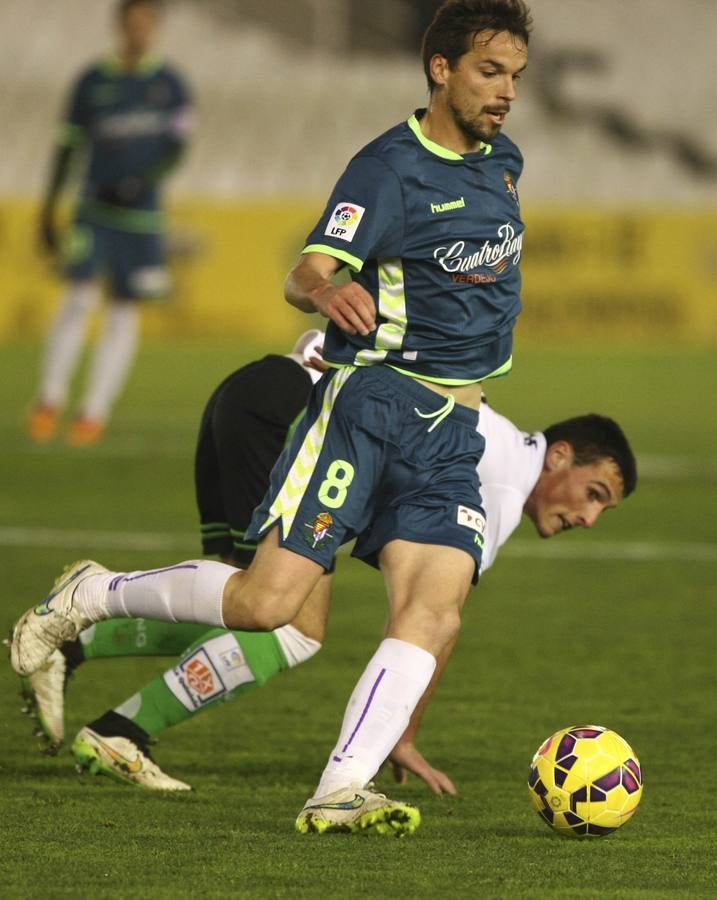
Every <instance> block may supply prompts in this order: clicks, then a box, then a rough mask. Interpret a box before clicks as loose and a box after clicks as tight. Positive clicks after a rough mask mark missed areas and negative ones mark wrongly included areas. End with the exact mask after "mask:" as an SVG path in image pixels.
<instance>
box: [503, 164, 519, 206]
mask: <svg viewBox="0 0 717 900" xmlns="http://www.w3.org/2000/svg"><path fill="white" fill-rule="evenodd" d="M503 181H504V182H505V189H506V190H507V191H508V193H509V194H510V196H511V197H512V198H513V200H515V203H516V206H520V200H519V199H518V191H517V189H516V187H515V185H514V184H513V179H512V178H511V175H510V172H509V171H508V170H507V169H505V170H504V172H503Z"/></svg>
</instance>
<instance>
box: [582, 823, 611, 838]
mask: <svg viewBox="0 0 717 900" xmlns="http://www.w3.org/2000/svg"><path fill="white" fill-rule="evenodd" d="M613 831H617V829H616V828H608V827H607V826H606V825H593V824H592V823H591V822H590V823H588V826H587V834H589V835H592V836H593V837H603V836H604V835H606V834H610V833H611V832H613Z"/></svg>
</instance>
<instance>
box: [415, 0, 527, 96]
mask: <svg viewBox="0 0 717 900" xmlns="http://www.w3.org/2000/svg"><path fill="white" fill-rule="evenodd" d="M532 23H533V20H532V18H531V15H530V10H529V9H528V7H527V5H526V4H525V3H524V0H445V2H444V3H442V4H441V6H439V8H438V11H437V12H436V14H435V16H434V17H433V21H432V22H431V24H430V25H429V26H428V28H427V29H426V33H425V34H424V35H423V46H422V48H421V55H422V58H423V71H424V72H425V73H426V79H427V81H428V89H429V90H430V91H432V90H433V88H434V86H435V84H434V81H433V79H432V78H431V59H432V58H433V57H434V56H435V55H436V54H437V53H439V54H440V55H441V56H445V58H446V59H447V60H448V65H449V66H450V68H451V69H454V68H455V66H456V65H457V63H458V60H459V59H460V57H461V56H463V54H464V53H467V52H468V51H469V50H470V49H471V47H472V46H473V41H474V39H475V36H476V34H478V32H479V31H488V32H492V34H498V32H499V31H507V32H509V33H510V34H512V35H513V36H514V37H516V38H518V40H520V41H521V42H522V43H524V44H525V45H526V46H527V44H528V40H529V38H530V28H531V25H532Z"/></svg>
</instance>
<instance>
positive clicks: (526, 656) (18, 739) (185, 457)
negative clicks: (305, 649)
mask: <svg viewBox="0 0 717 900" xmlns="http://www.w3.org/2000/svg"><path fill="white" fill-rule="evenodd" d="M259 349H260V348H257V347H247V346H242V347H240V348H239V349H235V348H233V347H232V346H230V345H229V344H222V345H216V346H209V345H202V344H189V343H175V344H159V343H155V344H150V345H145V346H144V347H143V349H142V352H141V354H140V358H139V361H138V364H137V367H136V369H135V371H134V373H133V375H132V379H131V383H130V385H129V388H128V390H127V392H126V394H125V395H124V397H123V398H122V400H121V402H120V404H119V407H118V409H117V414H116V417H115V419H114V422H113V424H112V427H111V431H110V433H109V436H108V438H107V440H106V442H105V443H103V444H102V445H101V446H99V447H97V448H96V449H92V450H85V451H70V450H68V449H65V448H64V447H62V445H58V446H55V447H51V448H39V449H38V448H32V447H30V446H29V445H28V444H27V443H26V441H25V439H24V437H23V434H22V428H21V426H22V420H23V416H24V413H25V410H26V405H27V403H28V401H29V397H30V394H31V391H32V386H33V381H34V377H35V371H36V365H37V361H38V348H37V347H36V346H26V345H17V346H9V347H3V348H2V353H1V354H0V481H1V490H0V560H1V561H2V569H1V571H2V588H1V590H2V612H1V614H0V627H2V628H3V629H7V628H9V626H10V625H11V623H12V621H13V620H14V619H15V618H16V616H17V615H18V614H19V613H20V612H22V611H23V610H24V609H25V608H26V607H27V606H29V605H30V604H32V603H33V602H35V601H36V600H37V599H39V598H41V597H42V596H43V595H44V593H45V592H46V590H47V587H48V585H49V584H50V583H51V582H52V580H53V578H54V577H55V575H56V573H57V571H58V570H59V569H60V568H61V567H62V565H63V564H64V563H66V562H69V561H72V560H73V559H75V558H78V557H82V556H85V555H91V556H94V557H95V558H97V559H99V560H100V561H102V562H103V563H105V564H106V565H108V566H110V567H112V568H117V569H128V568H143V567H150V566H155V565H161V564H165V563H170V562H176V561H178V560H179V559H182V558H188V557H193V556H196V555H197V554H198V552H199V550H198V546H199V544H198V540H197V537H196V533H197V532H196V516H195V510H194V498H193V485H192V454H193V442H194V434H195V430H196V426H197V423H198V418H199V415H200V412H201V409H202V405H203V403H204V401H205V399H206V398H207V396H208V394H209V391H210V390H211V388H213V387H214V385H215V384H216V383H217V382H218V380H219V379H220V378H221V377H222V376H223V375H225V374H226V373H227V372H228V371H230V369H231V368H233V367H235V366H238V365H239V364H241V363H242V362H244V361H246V360H248V359H250V358H252V356H253V355H254V354H256V353H257V352H258V350H259ZM272 349H275V348H272ZM516 360H517V363H516V368H515V370H514V372H513V374H512V375H511V376H510V377H509V378H507V379H503V380H502V381H500V382H497V383H496V384H495V385H494V386H492V387H491V389H490V397H491V400H492V402H493V404H494V405H495V406H496V407H497V408H499V409H501V410H502V411H505V412H506V413H507V414H508V415H509V416H511V417H512V418H514V420H515V421H517V422H518V423H519V424H521V425H523V426H524V427H526V428H540V427H541V426H543V425H546V424H548V422H550V421H553V420H555V419H557V418H562V417H565V416H567V415H572V414H576V413H580V412H588V411H595V412H604V413H606V414H609V415H614V416H615V417H616V418H618V419H619V420H620V421H621V423H622V424H623V426H624V428H625V430H626V432H627V433H628V436H629V437H630V438H631V440H632V442H633V444H634V446H635V449H636V451H637V453H638V455H639V460H640V462H641V463H642V479H641V482H640V484H639V486H638V490H637V492H636V494H635V495H634V496H633V497H631V498H629V499H628V500H627V501H626V503H625V505H624V507H623V508H622V509H620V510H618V511H612V512H609V513H608V514H607V515H606V516H605V517H604V519H603V520H602V521H601V522H600V523H599V524H598V526H597V528H596V529H595V531H594V532H593V533H592V534H587V533H571V534H567V535H563V536H560V537H558V538H556V539H555V540H554V541H550V542H545V543H541V542H540V541H539V539H538V538H537V536H534V535H533V534H532V532H531V529H530V528H528V527H527V526H524V527H522V528H521V529H520V530H519V532H518V533H517V535H516V536H515V539H514V541H513V542H512V544H511V545H510V546H509V547H507V548H506V550H505V552H504V554H503V556H502V557H501V558H499V560H498V562H497V564H496V566H495V568H494V569H493V570H492V571H491V572H489V573H488V574H487V576H486V577H485V579H484V580H483V582H482V583H481V585H480V586H479V588H478V590H477V591H475V592H474V594H473V595H472V597H471V599H470V601H469V603H468V606H467V610H466V613H465V617H464V628H463V633H462V636H461V640H460V642H459V645H458V648H457V651H456V654H455V657H454V660H453V662H452V664H451V666H450V667H449V669H448V671H447V672H446V675H445V678H444V680H443V682H442V684H441V685H440V687H439V689H438V691H437V694H436V697H435V699H434V701H433V703H432V704H431V707H430V708H429V710H428V712H427V715H426V719H425V722H424V727H423V730H422V733H421V736H420V737H421V739H420V742H419V745H420V747H421V749H422V750H423V752H424V753H425V755H426V756H427V757H428V759H429V760H430V761H431V762H433V763H434V765H436V766H438V767H439V768H443V769H444V770H445V771H446V772H447V773H448V774H449V775H450V776H451V777H452V778H453V779H454V781H455V782H456V784H457V786H458V788H459V792H460V793H459V795H458V797H456V798H447V797H443V798H438V797H434V796H432V795H431V794H429V792H428V790H427V788H425V786H424V785H423V784H422V783H421V782H419V781H417V780H416V779H415V778H414V779H411V780H410V781H409V783H408V785H406V786H405V787H401V788H393V786H392V784H391V780H390V775H389V774H388V773H386V774H382V775H380V776H379V780H378V783H379V785H380V787H381V788H383V789H385V790H387V791H388V790H393V791H394V793H395V794H396V795H397V796H401V797H405V798H406V799H408V800H409V801H412V802H416V803H418V804H419V805H420V807H421V810H422V813H423V818H424V822H423V825H422V827H421V829H420V830H419V832H418V833H417V834H416V835H415V836H414V837H413V838H410V839H406V840H402V841H397V840H390V839H383V840H382V839H376V838H361V837H358V838H357V837H352V836H335V837H329V838H317V837H313V836H307V837H302V836H299V835H297V834H295V833H294V831H293V820H294V817H295V816H296V814H297V812H298V810H299V808H300V807H301V805H302V803H303V801H304V799H305V797H306V796H307V795H308V793H309V792H310V791H311V789H312V788H313V786H314V784H315V782H316V779H317V777H318V775H319V773H320V771H321V769H322V767H323V764H324V761H325V758H326V756H327V754H328V752H329V750H330V749H331V746H332V744H333V741H334V739H335V736H336V734H337V730H338V727H339V723H340V718H341V715H342V712H343V707H344V704H345V702H346V699H347V697H348V694H349V692H350V690H351V687H352V685H353V682H354V680H355V678H356V677H357V675H358V673H359V671H360V669H361V668H362V666H363V664H364V662H365V661H366V659H367V658H368V656H369V654H370V653H371V652H372V650H373V648H374V646H375V644H376V643H377V641H378V639H379V638H380V635H381V630H382V626H383V622H384V618H385V602H384V599H383V587H382V582H381V579H380V577H379V576H378V574H377V573H375V572H373V571H372V570H370V569H368V568H367V567H365V566H362V565H361V564H359V563H357V562H355V561H353V560H351V559H349V558H347V557H342V558H341V560H340V563H339V567H338V573H337V584H336V592H335V607H334V610H333V614H332V618H331V621H330V626H329V637H328V639H327V642H326V645H325V648H324V650H323V651H322V653H321V654H320V655H319V656H318V657H317V658H316V659H314V660H312V661H311V662H310V663H308V664H306V665H305V666H302V667H301V668H300V669H298V670H297V671H295V672H291V673H288V674H284V675H282V676H279V677H277V678H276V679H274V680H273V681H272V682H270V683H269V684H268V685H267V686H266V687H265V688H264V689H262V690H257V691H254V692H253V693H251V694H249V695H247V696H246V697H244V698H242V699H240V700H238V701H236V702H235V703H231V704H229V705H228V706H226V707H222V708H219V709H215V710H213V711H210V712H205V713H204V714H203V715H202V716H199V717H196V718H195V719H194V720H192V721H190V722H188V723H186V724H185V725H182V726H181V727H179V728H177V729H175V730H174V732H169V733H167V734H165V735H164V737H163V739H162V740H161V742H160V743H159V745H158V746H157V747H156V748H155V756H156V758H157V760H158V762H159V763H160V764H161V765H162V767H163V768H165V769H166V771H168V772H169V773H170V774H173V775H175V776H177V777H179V778H182V779H185V780H188V781H190V782H191V783H192V784H193V785H194V786H195V788H196V790H195V791H194V792H193V793H192V794H191V795H188V796H166V797H165V796H157V795H153V794H150V793H144V792H142V791H140V790H138V789H132V788H129V787H124V786H122V785H118V784H115V783H113V782H110V781H108V780H106V779H98V778H95V779H92V778H90V777H79V776H78V775H77V774H76V773H75V771H74V769H73V766H72V762H71V759H70V756H69V753H68V752H67V750H65V751H64V752H62V753H61V754H60V755H59V756H57V757H56V758H52V759H50V758H45V757H42V756H41V755H40V754H39V753H38V752H37V750H36V747H35V740H34V739H33V738H32V736H31V723H30V721H29V720H28V719H27V718H26V717H24V716H22V715H20V709H19V708H20V701H19V698H18V696H17V679H16V678H15V677H14V675H13V673H12V672H11V670H10V666H9V663H5V664H4V665H3V666H2V667H1V668H0V679H1V685H0V734H1V735H2V741H1V743H0V747H1V755H0V885H1V886H0V892H1V893H2V895H3V896H4V897H13V898H14V897H50V898H52V897H70V896H73V897H127V898H137V897H151V898H165V897H166V898H170V897H172V898H176V897H230V896H231V897H247V898H271V897H277V898H279V897H292V898H296V897H300V898H303V897H306V898H308V897H332V898H354V897H356V898H358V897H362V898H366V897H368V898H378V897H387V898H388V897H402V898H413V897H445V896H452V897H461V898H463V897H466V898H469V897H470V898H473V897H480V898H491V897H510V898H530V897H536V898H538V897H540V898H545V897H546V896H547V897H566V898H568V897H580V898H583V897H585V898H592V897H594V898H606V897H621V898H622V897H625V898H628V897H629V898H655V897H676V896H682V897H690V898H693V897H707V896H714V895H715V892H717V868H716V865H715V852H714V849H715V835H716V834H717V765H716V764H715V763H716V761H715V746H716V744H715V735H716V734H717V724H716V719H717V694H716V691H715V688H716V687H717V675H716V674H715V672H716V664H715V650H714V645H715V635H716V634H717V604H716V603H715V598H716V594H715V583H716V577H715V576H716V575H717V552H716V551H715V544H714V540H715V519H716V517H715V490H714V481H715V475H716V473H717V467H716V463H715V445H714V438H715V424H714V400H713V393H714V391H713V388H714V375H713V373H714V362H713V355H712V353H711V352H708V351H691V352H689V353H686V352H685V351H684V350H683V349H664V350H638V351H635V350H631V351H628V350H627V349H620V348H613V349H610V348H584V347H582V348H581V347H577V348H565V347H563V349H559V348H543V349H540V350H537V349H534V348H529V347H528V348H524V349H521V348H520V347H518V351H517V353H516ZM710 384H711V387H710ZM710 410H711V411H710ZM436 589H437V590H440V585H436ZM166 663H167V660H117V661H101V660H100V661H94V662H90V663H88V664H87V665H86V666H84V667H83V668H81V669H80V670H79V672H78V673H77V676H76V677H75V679H74V680H73V681H72V683H71V684H70V688H69V692H68V713H67V719H68V723H67V728H68V736H69V738H70V739H71V738H72V736H73V735H74V733H75V732H76V730H77V729H78V728H79V727H80V726H81V725H82V724H83V723H84V722H86V721H87V720H89V719H90V718H94V717H95V716H97V715H98V714H99V713H100V712H102V711H103V710H105V709H106V708H108V707H110V706H112V705H116V704H117V703H118V702H120V701H122V700H124V699H125V698H126V697H127V696H129V695H130V694H131V693H132V692H133V691H134V690H135V689H136V688H137V687H139V686H140V685H141V684H142V683H143V682H144V681H145V680H146V679H147V678H148V677H150V676H153V675H155V674H157V673H159V672H160V671H162V669H163V668H164V667H165V665H166ZM579 722H595V723H598V724H605V725H608V726H609V727H611V728H614V729H615V730H617V731H618V732H620V733H621V734H623V735H624V736H625V738H626V739H627V740H628V741H629V742H630V743H631V744H632V745H633V747H634V749H635V751H636V753H637V754H638V756H639V757H640V760H641V763H642V765H643V770H644V774H645V792H644V797H643V800H642V804H641V808H640V809H639V811H638V812H637V814H636V816H635V817H634V819H633V820H632V821H630V822H629V823H628V824H627V825H626V826H625V828H623V829H621V831H619V832H617V833H616V834H614V835H611V836H610V837H608V838H605V839H601V840H594V841H591V842H587V843H585V842H578V841H570V840H565V839H561V838H559V837H557V836H556V835H553V834H552V833H551V832H550V830H549V829H548V828H547V827H546V826H545V825H544V824H543V823H542V822H541V821H540V820H539V818H538V816H537V815H536V814H535V813H534V812H533V811H532V810H531V808H530V805H529V801H528V795H527V788H526V776H527V770H528V763H529V761H530V759H531V756H532V754H533V752H534V751H535V749H536V748H537V746H538V744H539V743H540V742H541V741H542V740H543V739H544V738H545V737H547V735H548V734H550V733H552V731H554V730H556V729H557V728H560V727H562V726H565V725H568V724H572V723H579Z"/></svg>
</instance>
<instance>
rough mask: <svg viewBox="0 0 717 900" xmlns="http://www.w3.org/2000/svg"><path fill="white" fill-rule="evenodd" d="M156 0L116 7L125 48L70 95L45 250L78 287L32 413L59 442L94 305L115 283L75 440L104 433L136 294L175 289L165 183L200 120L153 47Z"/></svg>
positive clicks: (130, 339)
mask: <svg viewBox="0 0 717 900" xmlns="http://www.w3.org/2000/svg"><path fill="white" fill-rule="evenodd" d="M159 17H160V4H159V2H157V0H121V2H120V3H119V4H118V5H117V27H118V32H119V42H118V47H117V51H116V53H115V54H114V55H112V56H109V57H108V58H107V59H104V60H102V61H101V62H98V63H96V64H95V65H92V66H91V67H90V68H88V69H86V70H85V71H83V72H82V74H81V75H80V76H79V78H78V79H77V81H76V82H75V84H74V85H73V87H72V90H71V92H70V98H69V102H68V105H67V108H66V111H65V115H64V120H63V123H62V128H61V132H60V138H59V142H58V146H57V150H56V152H55V156H54V160H53V163H52V170H51V174H50V179H49V183H48V187H47V192H46V195H45V199H44V203H43V206H42V212H41V217H40V240H41V243H42V246H43V247H44V249H45V250H46V251H47V252H48V253H50V254H52V255H53V256H57V257H58V258H59V261H60V264H61V266H62V267H63V270H64V274H65V276H66V278H67V279H68V282H69V285H68V289H67V292H66V293H65V296H64V298H63V300H62V302H61V304H60V308H59V311H58V313H57V316H56V319H55V321H54V324H53V326H52V328H51V330H50V333H49V335H48V338H47V345H46V348H45V356H44V361H43V366H42V374H41V380H40V385H39V390H38V394H37V398H36V402H35V405H34V408H33V409H32V411H31V413H30V417H29V422H28V432H29V435H30V437H31V439H32V440H34V441H37V442H45V441H49V440H51V439H52V438H53V437H54V436H55V434H56V431H57V428H58V425H59V420H60V416H61V414H62V411H63V407H64V406H65V403H66V401H67V396H68V391H69V386H70V382H71V379H72V376H73V374H74V372H75V369H76V367H77V363H78V361H79V358H80V355H81V353H82V349H83V344H84V339H85V334H86V331H87V325H88V320H89V317H90V314H91V312H92V310H93V309H94V307H95V306H96V304H97V301H98V298H99V296H100V292H101V284H100V279H101V278H102V277H103V276H105V277H106V278H107V282H108V292H109V298H108V299H109V304H108V307H107V309H106V315H105V322H104V333H103V335H102V337H101V339H100V340H99V343H98V345H97V347H96V349H95V352H94V358H93V360H92V363H91V368H90V371H89V375H88V380H87V386H86V389H85V393H84V396H83V398H82V400H81V402H80V405H79V408H78V411H77V413H76V415H75V417H74V419H73V421H72V422H71V424H70V426H69V430H68V433H67V441H68V443H70V444H72V445H74V446H82V445H87V444H92V443H94V442H95V441H97V440H99V439H100V438H101V437H102V435H103V433H104V430H105V427H106V424H107V420H108V418H109V415H110V412H111V409H112V405H113V403H114V401H115V399H116V397H117V396H118V394H119V393H120V391H121V390H122V387H123V385H124V383H125V380H126V377H127V374H128V372H129V369H130V366H131V364H132V361H133V359H134V356H135V352H136V348H137V342H138V337H139V309H138V304H137V301H138V300H141V299H143V298H150V297H159V296H161V295H163V294H164V293H165V292H166V290H167V288H168V276H167V271H166V260H165V246H164V233H163V232H164V225H163V213H162V210H161V205H160V184H161V182H162V180H163V178H164V177H165V175H166V174H167V173H168V172H169V171H170V170H171V169H172V168H173V167H174V166H175V165H176V164H177V163H178V161H179V160H180V158H181V157H182V154H183V152H184V149H185V145H186V140H187V136H188V132H189V129H190V121H191V113H190V98H189V93H188V90H187V87H186V85H185V83H184V81H183V80H182V78H181V77H180V76H179V75H178V73H177V72H176V71H175V70H174V69H173V68H171V67H170V66H168V65H166V64H165V63H163V62H162V60H161V59H160V58H158V57H156V56H153V55H152V54H151V49H152V46H153V45H154V42H155V39H156V35H157V29H158V26H159ZM80 154H83V155H84V156H85V157H86V159H85V169H84V172H83V176H82V184H81V189H80V193H79V197H78V201H77V204H76V208H75V212H74V219H73V224H72V227H71V229H70V231H69V233H68V234H66V235H63V236H60V234H59V232H58V227H57V222H56V207H57V202H58V199H59V196H60V193H61V190H62V188H63V186H64V185H65V182H66V181H67V178H68V175H69V174H70V169H71V167H72V165H73V163H74V162H75V161H76V158H77V157H78V156H79V155H80Z"/></svg>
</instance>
